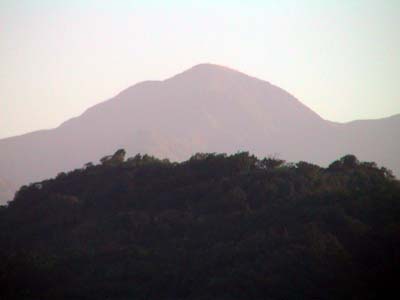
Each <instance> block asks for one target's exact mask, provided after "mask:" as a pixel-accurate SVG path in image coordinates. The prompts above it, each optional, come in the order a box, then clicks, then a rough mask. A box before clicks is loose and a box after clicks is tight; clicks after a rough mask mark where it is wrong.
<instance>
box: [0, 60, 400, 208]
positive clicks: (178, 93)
mask: <svg viewBox="0 0 400 300" xmlns="http://www.w3.org/2000/svg"><path fill="white" fill-rule="evenodd" d="M397 120H400V114H398V115H394V116H391V117H389V118H384V119H381V120H373V121H354V122H350V123H334V122H331V121H327V120H324V119H323V118H322V117H321V116H319V115H318V114H317V113H315V112H314V111H312V110H311V109H310V108H309V107H307V106H306V105H304V104H303V103H301V101H300V100H298V99H297V98H296V97H294V96H293V95H291V94H290V93H289V92H287V91H285V90H283V89H281V88H279V87H277V86H275V85H273V84H271V83H269V82H267V81H264V80H261V79H258V78H254V77H251V76H249V75H246V74H244V73H241V72H239V71H236V70H233V69H230V68H227V67H223V66H218V65H213V64H199V65H196V66H194V67H192V68H190V69H188V70H186V71H184V72H182V73H179V74H177V75H175V76H172V77H170V78H167V79H165V80H161V81H156V80H151V81H142V82H139V83H136V84H134V85H133V86H130V87H128V88H127V89H125V90H123V91H121V92H119V93H118V94H116V96H114V97H112V98H110V99H107V100H105V101H103V102H101V103H99V104H96V105H94V106H92V107H90V108H88V109H87V110H85V111H84V112H83V113H82V114H81V115H79V116H77V117H74V118H71V119H69V120H67V121H65V122H63V123H62V124H60V125H59V126H58V127H56V128H54V129H50V130H41V131H35V132H32V133H28V134H24V135H20V136H16V137H9V138H6V139H0V178H3V179H4V180H6V181H10V182H13V183H15V185H16V186H18V185H22V184H28V183H30V182H32V181H36V180H41V179H45V178H47V177H52V176H55V175H56V174H57V173H59V172H63V171H69V170H71V169H74V168H78V167H81V166H82V165H83V164H85V163H86V162H88V161H93V160H97V159H99V158H100V157H102V156H104V155H106V154H109V153H112V152H113V151H114V150H115V149H117V148H125V149H126V150H127V151H128V154H130V155H134V154H136V153H138V152H141V153H148V154H151V155H155V156H157V157H167V158H170V159H172V160H177V161H182V160H185V159H187V158H188V157H190V156H191V155H192V154H194V153H196V152H226V153H234V152H237V151H250V152H252V153H254V154H256V155H257V156H266V155H278V156H281V157H285V158H287V159H288V160H290V161H298V160H306V161H310V162H313V163H317V164H320V165H326V164H327V163H329V162H330V161H332V160H333V159H335V158H337V157H340V156H343V155H345V154H348V153H353V154H355V155H357V156H359V157H360V158H361V159H363V160H373V161H377V162H378V163H379V164H383V165H385V166H386V167H388V168H389V169H394V171H395V173H396V175H398V174H400V161H399V158H397V154H396V153H398V152H400V145H399V142H396V141H398V140H400V136H399V133H398V132H397V131H398V130H397V128H398V127H397ZM387 133H389V134H387ZM374 145H375V146H374ZM376 145H380V148H381V149H376V148H377V147H376ZM0 200H1V199H0ZM6 200H10V199H6ZM3 201H5V200H4V199H3Z"/></svg>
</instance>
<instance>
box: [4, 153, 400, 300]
mask: <svg viewBox="0 0 400 300" xmlns="http://www.w3.org/2000/svg"><path fill="white" fill-rule="evenodd" d="M125 156H126V152H125V150H123V149H120V150H118V151H116V152H115V153H114V154H113V155H110V156H105V157H103V158H102V159H101V160H100V164H97V165H95V164H93V163H87V164H85V166H84V167H83V168H82V169H77V170H74V171H71V172H68V173H60V174H58V175H57V177H56V178H53V179H48V180H44V181H41V182H37V183H32V184H30V185H29V186H24V187H22V188H21V189H20V190H19V191H18V192H17V194H16V196H15V198H14V200H13V201H11V202H9V204H8V205H7V206H3V207H0V286H1V290H0V294H1V295H2V296H3V298H4V299H51V298H54V299H121V300H122V299H199V300H200V299H277V300H278V299H380V298H385V297H389V295H390V296H391V297H395V296H394V295H397V296H399V295H398V294H399V292H398V289H397V279H398V278H400V251H399V250H398V249H400V182H399V181H398V180H397V179H396V178H395V177H394V176H393V175H392V173H391V172H390V170H388V169H386V168H384V167H378V166H377V165H376V164H375V163H373V162H360V161H359V160H358V159H357V158H356V157H355V156H354V155H346V156H344V157H342V158H340V159H338V160H336V161H334V162H333V163H332V164H331V165H329V166H328V167H327V168H322V167H320V166H317V165H314V164H310V163H307V162H304V161H301V162H297V163H286V162H285V161H284V160H281V159H278V158H272V157H269V158H263V159H259V158H257V157H255V156H253V155H251V154H249V153H248V152H238V153H236V154H232V155H226V154H219V153H197V154H195V155H193V156H192V157H191V158H190V159H188V160H187V161H184V162H181V163H177V162H170V161H169V160H167V159H158V158H155V157H153V156H150V155H146V154H145V155H141V154H137V155H135V156H134V157H131V158H128V159H125Z"/></svg>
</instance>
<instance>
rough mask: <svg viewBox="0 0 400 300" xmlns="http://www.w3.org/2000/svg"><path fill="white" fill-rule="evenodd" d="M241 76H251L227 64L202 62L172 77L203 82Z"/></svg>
mask: <svg viewBox="0 0 400 300" xmlns="http://www.w3.org/2000/svg"><path fill="white" fill-rule="evenodd" d="M239 77H242V78H243V77H246V78H249V76H248V75H246V74H244V73H242V72H240V71H237V70H235V69H232V68H229V67H226V66H222V65H217V64H212V63H201V64H198V65H195V66H193V67H191V68H189V69H187V70H185V71H183V72H182V73H179V74H177V75H175V76H173V77H172V78H170V79H171V80H176V79H180V80H182V79H183V80H195V81H200V82H201V81H208V80H212V81H218V80H224V79H228V78H239Z"/></svg>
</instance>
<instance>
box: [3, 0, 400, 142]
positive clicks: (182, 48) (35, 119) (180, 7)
mask: <svg viewBox="0 0 400 300" xmlns="http://www.w3.org/2000/svg"><path fill="white" fill-rule="evenodd" d="M205 62H210V63H215V64H220V65H224V66H228V67H231V68H233V69H237V70H240V71H242V72H244V73H247V74H249V75H252V76H255V77H258V78H260V79H264V80H267V81H269V82H271V83H273V84H275V85H278V86H280V87H281V88H283V89H285V90H287V91H289V92H290V93H292V94H293V95H294V96H296V97H297V98H298V99H299V100H300V101H302V102H303V103H304V104H306V105H307V106H309V107H310V108H311V109H313V110H314V111H315V112H317V113H318V114H320V115H321V116H322V117H323V118H325V119H328V120H332V121H339V122H346V121H350V120H355V119H367V118H381V117H387V116H390V115H393V114H397V113H400V97H399V93H398V88H399V86H400V74H399V73H400V1H399V0H380V1H379V0H323V1H322V0H314V1H311V0H279V1H267V0H262V1H244V0H241V1H234V0H229V1H228V0H224V1H218V0H202V1H187V0H186V1H178V0H175V1H155V0H154V1H149V0H143V1H127V0H126V1H123V0H119V1H118V0H112V1H110V0H105V1H90V0H86V1H83V0H82V1H77V0H69V1H65V0H63V1H58V0H35V1H34V0H30V1H29V0H0V138H2V137H7V136H12V135H17V134H22V133H26V132H30V131H33V130H38V129H46V128H53V127H56V126H58V125H59V124H60V123H62V122H63V121H65V120H67V119H69V118H71V117H74V116H77V115H79V114H81V113H82V112H83V111H84V110H85V109H87V108H88V107H90V106H92V105H94V104H96V103H99V102H101V101H104V100H106V99H109V98H111V97H113V96H114V95H116V94H117V93H119V92H120V91H121V90H123V89H125V88H127V87H129V86H131V85H133V84H135V83H137V82H139V81H143V80H162V79H165V78H168V77H170V76H173V75H175V74H176V73H179V72H182V71H184V70H185V69H188V68H190V67H192V66H193V65H196V64H199V63H205Z"/></svg>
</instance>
